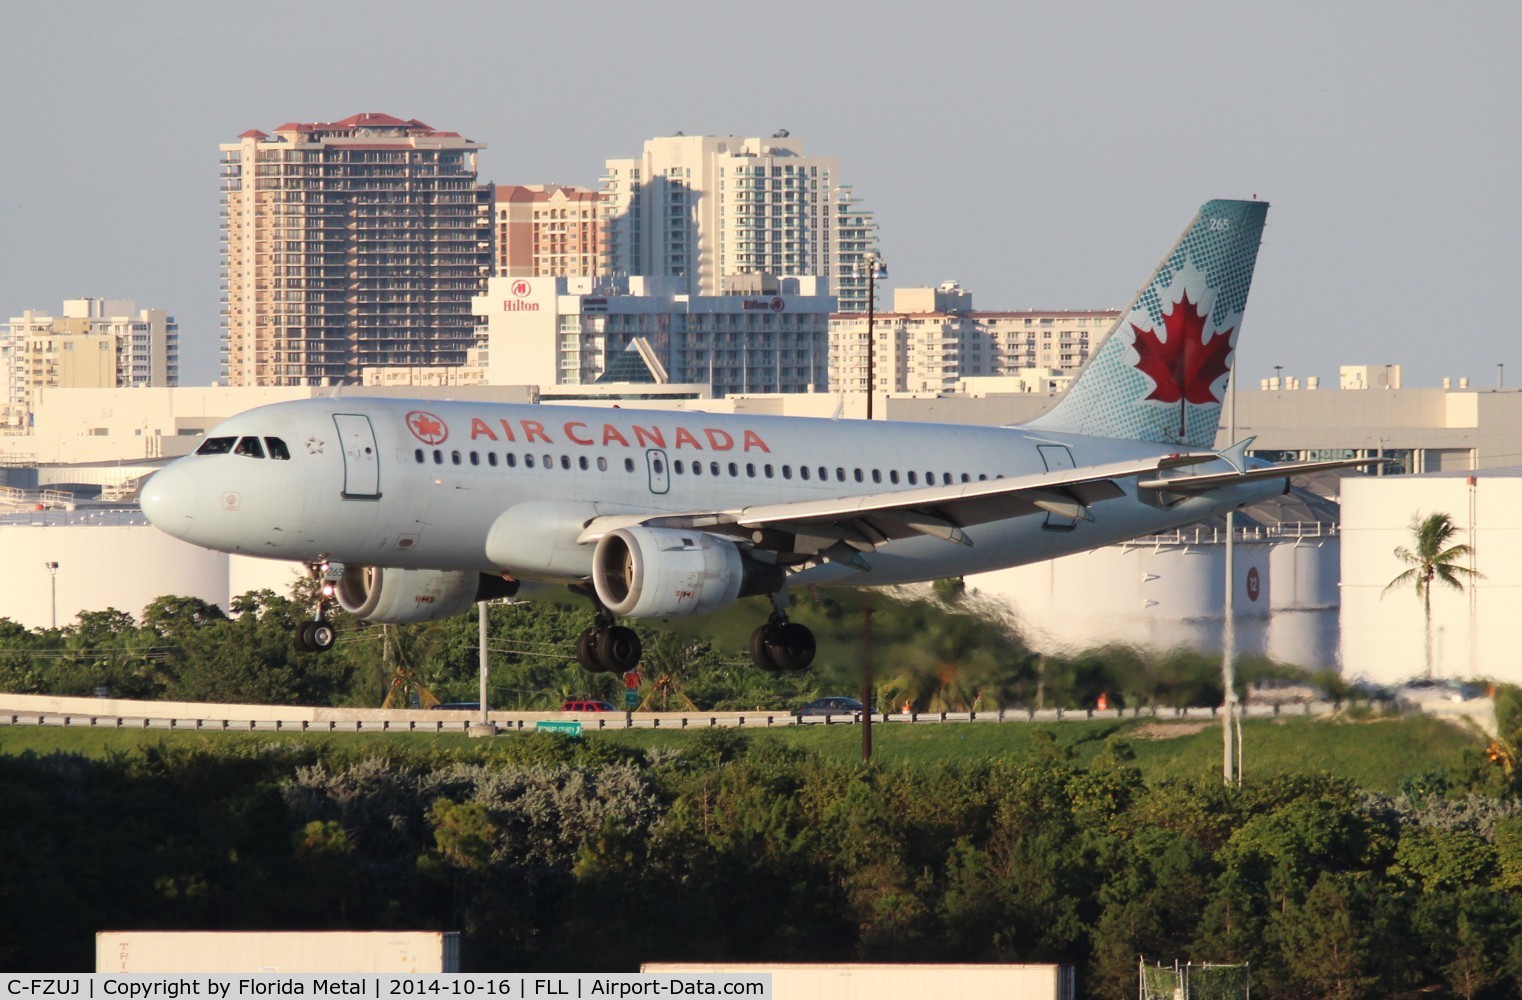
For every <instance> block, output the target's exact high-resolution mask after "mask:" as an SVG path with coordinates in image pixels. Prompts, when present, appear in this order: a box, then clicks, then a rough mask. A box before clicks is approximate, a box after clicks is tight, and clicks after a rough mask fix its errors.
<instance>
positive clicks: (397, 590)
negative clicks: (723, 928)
mask: <svg viewBox="0 0 1522 1000" xmlns="http://www.w3.org/2000/svg"><path fill="white" fill-rule="evenodd" d="M335 590H336V595H335V596H337V598H338V603H339V605H340V606H341V607H342V608H343V609H344V610H345V611H347V612H349V614H351V615H353V616H355V617H356V618H359V619H360V620H362V621H367V622H381V623H384V624H387V625H408V624H411V623H413V622H428V621H433V620H434V619H436V618H448V617H449V616H450V615H457V614H460V613H461V612H462V611H466V610H468V609H469V608H470V606H471V605H472V604H474V603H475V602H476V601H484V600H491V599H492V598H496V597H511V596H512V595H513V594H514V593H516V592H517V590H518V584H517V582H516V581H510V580H504V579H502V578H501V577H496V576H487V575H486V574H485V573H471V572H467V571H460V570H437V569H390V568H386V567H382V566H345V567H344V571H343V576H342V577H340V578H339V581H338V585H337V587H336V588H335Z"/></svg>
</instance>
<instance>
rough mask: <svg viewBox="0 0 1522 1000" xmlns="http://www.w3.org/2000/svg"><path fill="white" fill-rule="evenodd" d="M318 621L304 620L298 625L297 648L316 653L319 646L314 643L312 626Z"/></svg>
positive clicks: (304, 651)
mask: <svg viewBox="0 0 1522 1000" xmlns="http://www.w3.org/2000/svg"><path fill="white" fill-rule="evenodd" d="M316 624H317V623H316V622H302V623H301V624H300V625H297V626H296V648H297V649H299V650H301V651H302V652H303V653H315V652H317V647H316V646H314V645H313V644H312V626H314V625H316Z"/></svg>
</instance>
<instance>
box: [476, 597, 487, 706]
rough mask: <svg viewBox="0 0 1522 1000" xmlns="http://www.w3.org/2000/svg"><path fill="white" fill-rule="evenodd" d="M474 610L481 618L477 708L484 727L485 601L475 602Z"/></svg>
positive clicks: (485, 667)
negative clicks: (479, 683)
mask: <svg viewBox="0 0 1522 1000" xmlns="http://www.w3.org/2000/svg"><path fill="white" fill-rule="evenodd" d="M476 609H477V610H478V611H479V612H480V616H481V620H480V629H479V631H480V634H481V693H480V699H479V701H480V705H479V706H478V707H479V708H480V709H481V725H483V726H484V725H486V711H487V706H486V675H487V662H486V660H487V658H486V633H487V631H488V628H487V623H488V619H489V617H490V615H489V613H488V608H487V605H486V602H485V601H478V602H476Z"/></svg>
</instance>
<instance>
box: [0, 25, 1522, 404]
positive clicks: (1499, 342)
mask: <svg viewBox="0 0 1522 1000" xmlns="http://www.w3.org/2000/svg"><path fill="white" fill-rule="evenodd" d="M0 32H3V37H4V38H5V39H6V42H7V44H6V46H5V49H4V52H3V54H0V108H3V119H4V123H5V124H4V128H5V139H4V141H3V145H0V197H3V199H4V201H3V206H4V208H3V214H0V225H3V238H0V315H3V316H16V315H20V313H21V312H22V311H23V310H25V309H37V310H42V311H56V310H57V309H58V308H59V307H60V304H61V303H62V301H63V300H64V299H66V298H82V297H86V296H92V297H98V298H130V299H135V300H136V301H137V303H138V305H139V307H140V308H148V307H152V308H165V309H168V310H169V311H170V312H171V314H173V315H174V316H175V317H176V318H177V319H178V321H179V326H180V336H181V344H182V347H181V354H182V380H183V381H184V382H185V383H187V384H205V383H207V382H210V381H211V380H212V379H213V378H215V377H216V370H217V344H218V337H219V335H220V313H219V308H220V306H219V301H218V298H219V295H220V291H219V288H218V284H219V277H218V224H219V216H218V208H219V202H218V177H217V169H218V163H217V159H218V148H217V147H218V145H219V144H221V143H225V142H232V141H234V140H235V138H236V137H237V135H238V134H239V133H240V132H243V131H245V130H246V129H250V128H257V129H262V130H264V131H270V130H272V129H273V128H274V127H275V126H277V125H280V124H282V123H284V122H287V121H292V120H298V121H336V120H338V119H341V118H345V117H347V116H349V115H352V114H356V113H359V112H383V113H386V114H391V115H395V116H397V117H400V118H417V119H420V120H422V121H424V122H427V123H428V124H430V125H432V126H434V127H435V128H438V129H442V130H446V131H455V132H459V133H461V134H463V135H465V136H467V137H469V138H471V139H474V140H477V141H479V142H483V143H486V144H487V147H488V148H487V149H486V150H485V151H484V152H483V153H482V154H481V158H480V179H481V180H482V181H483V182H486V181H489V182H495V183H501V184H532V183H560V184H578V185H582V186H587V187H597V186H599V177H600V176H601V174H602V170H603V163H604V161H605V160H606V159H608V158H610V157H625V156H632V155H636V154H637V153H638V152H639V151H640V149H641V146H642V144H643V143H644V141H645V140H646V139H649V138H653V137H656V136H662V135H672V134H675V133H676V132H685V133H686V134H688V135H697V134H712V135H743V136H756V135H762V136H764V135H770V134H771V133H772V132H774V131H776V130H778V129H782V128H785V129H788V130H789V131H790V132H791V136H792V139H793V140H794V141H799V142H802V144H803V146H804V148H805V150H806V151H807V152H809V153H813V154H818V155H833V156H836V157H838V159H839V162H840V169H841V173H842V175H843V178H844V180H845V181H846V182H847V183H849V184H851V185H852V186H853V188H854V189H855V193H856V195H857V196H858V197H859V198H860V199H861V200H862V201H863V203H864V204H865V206H866V207H868V208H870V209H871V210H872V211H873V212H875V213H876V216H877V222H878V225H879V233H878V237H879V248H880V251H881V253H882V255H883V257H884V258H885V260H886V261H887V262H888V265H889V268H890V274H891V278H890V280H889V281H888V282H886V283H884V285H883V286H882V290H883V291H887V290H889V289H891V288H892V287H893V286H895V285H897V286H900V287H905V286H922V285H930V284H936V283H939V282H941V281H945V280H957V281H960V282H961V284H962V286H963V287H964V288H966V289H968V290H970V291H971V292H972V294H973V303H974V306H975V307H976V308H978V309H1078V308H1122V307H1124V306H1125V305H1126V304H1127V303H1128V302H1129V300H1130V297H1131V295H1132V294H1133V293H1134V292H1135V291H1136V289H1137V288H1138V287H1139V286H1140V285H1141V284H1142V282H1143V281H1144V280H1145V279H1146V277H1147V276H1148V274H1149V273H1150V271H1151V269H1152V267H1153V265H1154V264H1155V263H1156V262H1157V260H1158V258H1160V257H1161V256H1162V254H1163V252H1164V251H1165V250H1167V249H1168V247H1169V246H1170V245H1171V243H1172V241H1173V240H1174V239H1175V238H1176V237H1177V235H1178V233H1179V232H1180V231H1181V230H1182V229H1183V227H1184V225H1185V223H1186V222H1188V220H1189V219H1190V217H1191V216H1192V214H1193V213H1194V211H1195V209H1197V208H1198V207H1199V205H1200V204H1202V203H1203V202H1205V201H1207V200H1209V199H1211V198H1222V197H1224V198H1237V197H1240V198H1250V197H1258V198H1260V199H1263V200H1266V201H1269V202H1270V203H1271V204H1272V206H1273V207H1272V208H1271V209H1270V211H1269V215H1268V228H1267V230H1266V232H1265V235H1264V242H1263V247H1262V251H1261V252H1260V254H1259V257H1258V267H1257V272H1256V275H1255V278H1254V283H1253V288H1252V292H1251V295H1250V297H1249V300H1248V307H1247V312H1246V317H1245V319H1244V322H1243V327H1242V334H1243V336H1242V340H1241V342H1240V344H1239V347H1240V351H1239V354H1240V357H1239V359H1238V361H1239V368H1240V371H1241V375H1242V378H1243V381H1242V383H1241V384H1242V385H1243V386H1255V385H1256V384H1257V381H1258V380H1259V379H1261V378H1267V377H1271V376H1272V375H1273V374H1274V367H1275V366H1280V367H1282V369H1283V373H1284V374H1285V375H1297V376H1301V377H1304V376H1313V375H1314V376H1320V377H1321V380H1322V384H1323V385H1324V386H1325V385H1335V384H1336V377H1337V369H1338V366H1339V365H1344V364H1400V365H1402V366H1404V375H1405V383H1406V385H1407V386H1435V385H1437V384H1439V383H1440V381H1441V379H1442V378H1443V377H1445V376H1450V377H1453V378H1455V379H1457V378H1460V377H1467V378H1469V379H1470V380H1471V384H1472V385H1475V386H1477V387H1486V388H1489V387H1494V386H1495V385H1497V383H1498V381H1500V380H1502V379H1504V380H1505V382H1506V383H1507V384H1508V385H1515V386H1522V346H1519V345H1522V337H1518V336H1517V331H1516V329H1515V327H1516V324H1517V318H1516V316H1515V314H1514V313H1513V309H1514V304H1513V303H1511V302H1510V300H1508V299H1507V298H1506V294H1507V293H1508V291H1507V290H1508V289H1511V290H1515V289H1516V287H1517V286H1518V284H1519V283H1522V207H1519V206H1522V200H1519V197H1518V193H1517V191H1516V190H1515V189H1516V188H1517V186H1518V181H1519V180H1522V169H1519V167H1522V156H1519V144H1522V127H1519V123H1522V58H1519V53H1518V39H1522V5H1519V4H1516V3H1514V2H1512V3H1492V2H1457V3H1448V4H1438V3H1407V2H1400V0H1396V2H1383V3H1372V2H1356V3H1355V2H1351V0H1348V2H1333V3H1327V2H1325V0H1317V2H1314V3H1311V2H1304V0H1288V2H1281V3H1274V4H1249V3H1236V2H1219V0H1218V2H1210V3H1193V2H1188V3H1186V2H1160V3H1152V4H1144V3H1122V2H1114V3H1092V2H1082V0H1079V2H1071V3H1064V4H1060V5H1059V4H1035V3H1013V4H1006V3H995V2H992V0H983V2H978V3H964V2H961V0H942V2H938V3H933V4H932V3H923V2H908V0H880V2H878V3H876V4H873V5H870V6H868V5H862V4H823V3H816V2H794V0H773V2H767V3H748V4H740V3H725V2H715V0H704V2H687V0H662V2H660V3H656V4H630V3H627V2H622V3H616V4H615V3H578V2H574V0H562V2H556V3H543V4H533V5H529V4H523V3H517V2H491V3H487V2H480V3H475V2H470V3H449V2H441V3H437V4H426V5H425V4H422V3H399V2H396V0H371V2H364V3H360V2H347V0H332V2H319V3H308V2H302V3H289V2H283V0H266V2H261V3H260V4H258V5H248V4H240V5H233V4H221V3H189V2H176V3H170V2H151V0H141V2H113V3H71V2H56V3H11V4H5V5H3V9H0ZM880 302H881V304H882V306H883V307H885V308H886V307H887V306H889V305H890V304H891V297H888V296H884V297H883V298H882V299H880ZM1502 365H1504V366H1505V367H1504V369H1503V368H1499V367H1498V366H1502ZM1508 372H1509V373H1510V374H1507V373H1508Z"/></svg>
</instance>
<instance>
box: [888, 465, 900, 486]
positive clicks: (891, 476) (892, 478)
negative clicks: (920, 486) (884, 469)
mask: <svg viewBox="0 0 1522 1000" xmlns="http://www.w3.org/2000/svg"><path fill="white" fill-rule="evenodd" d="M888 482H890V483H892V484H893V485H894V486H897V485H898V470H897V469H891V470H889V472H888Z"/></svg>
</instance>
